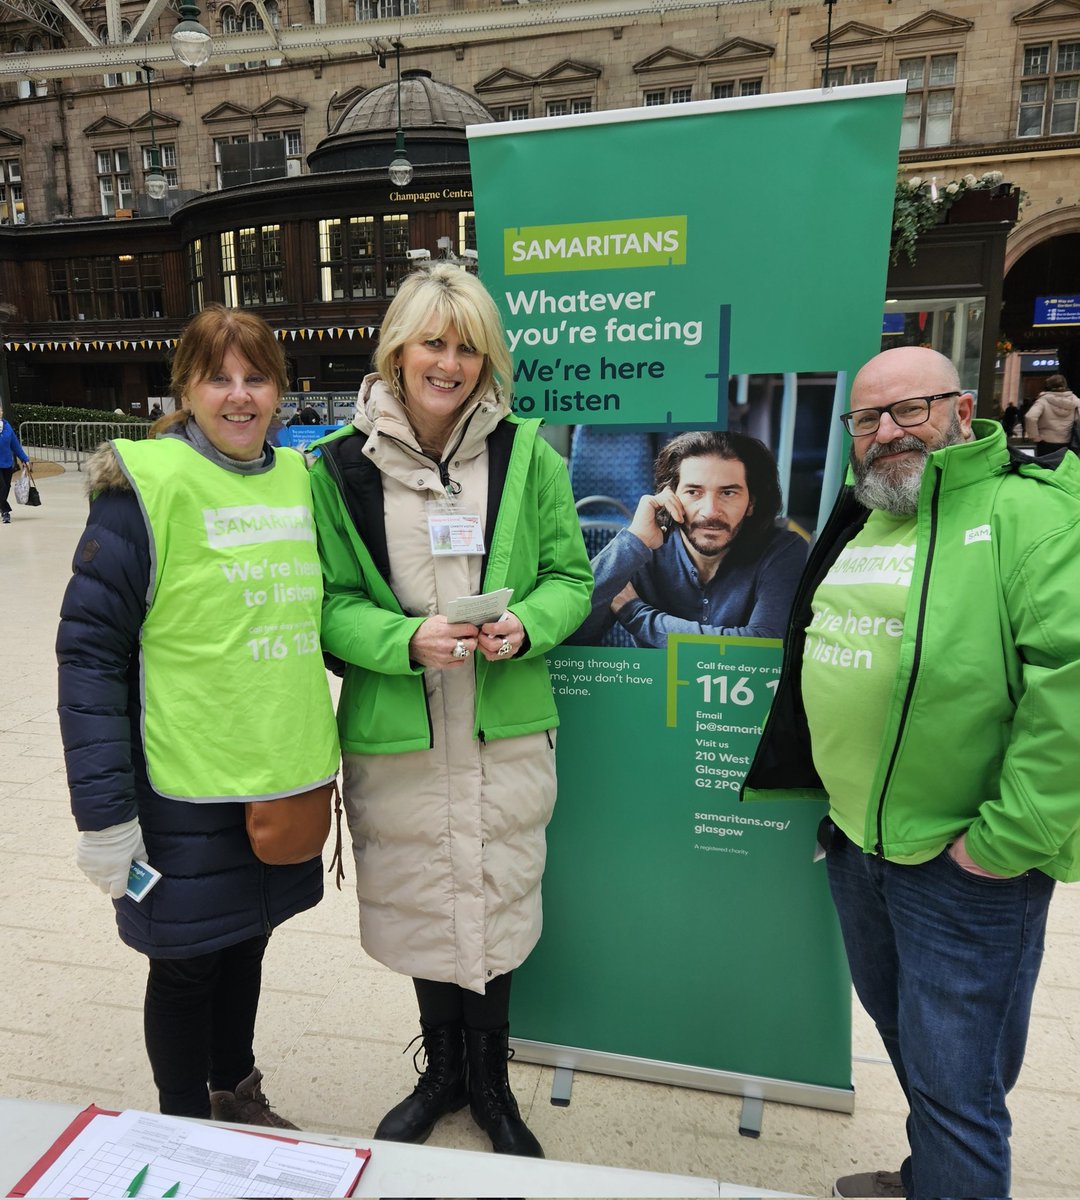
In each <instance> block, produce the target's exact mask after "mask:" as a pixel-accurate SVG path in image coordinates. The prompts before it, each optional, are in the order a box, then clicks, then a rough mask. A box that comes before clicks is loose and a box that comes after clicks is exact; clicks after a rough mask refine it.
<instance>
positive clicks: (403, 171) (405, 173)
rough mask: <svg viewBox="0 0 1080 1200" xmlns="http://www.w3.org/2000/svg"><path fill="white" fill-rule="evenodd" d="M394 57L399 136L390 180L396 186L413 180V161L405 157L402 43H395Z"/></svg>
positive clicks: (405, 185) (390, 170) (396, 141)
mask: <svg viewBox="0 0 1080 1200" xmlns="http://www.w3.org/2000/svg"><path fill="white" fill-rule="evenodd" d="M394 58H395V61H396V63H397V138H396V140H395V142H394V157H393V158H392V159H391V160H390V169H389V172H388V173H389V175H390V182H391V183H392V184H393V185H394V186H395V187H407V186H408V185H409V184H410V183H411V182H412V177H413V169H412V163H411V162H409V160H408V159H407V158H406V157H405V130H404V128H403V127H402V124H401V43H400V42H395V43H394Z"/></svg>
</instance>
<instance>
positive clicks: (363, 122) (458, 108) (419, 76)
mask: <svg viewBox="0 0 1080 1200" xmlns="http://www.w3.org/2000/svg"><path fill="white" fill-rule="evenodd" d="M493 120H494V117H492V115H491V113H489V112H488V110H487V109H486V108H485V107H484V106H483V105H482V104H481V103H480V101H479V100H477V99H476V97H475V96H470V95H469V93H468V92H463V91H462V90H461V89H460V88H456V87H453V86H452V85H451V84H449V83H440V82H438V81H437V80H435V79H432V77H431V72H430V71H425V70H422V69H419V68H417V69H414V70H409V71H402V72H401V128H402V129H403V130H404V131H405V135H406V145H407V150H408V156H409V159H410V161H411V162H412V163H413V164H414V165H416V166H422V165H436V164H444V163H451V162H467V161H468V158H469V151H468V146H467V142H466V138H465V126H466V125H480V124H487V123H488V122H490V121H493ZM397 127H398V87H397V78H396V76H395V77H394V78H392V79H391V80H390V82H389V83H381V84H379V86H378V87H373V88H371V89H370V90H369V91H366V92H365V93H364V94H363V95H362V96H360V97H359V98H358V99H357V100H356V101H354V102H353V103H352V104H351V105H350V106H349V107H348V108H347V109H346V110H345V111H344V112H343V113H342V114H341V116H340V117H339V118H338V121H337V124H335V126H334V128H333V129H332V130H331V131H330V132H329V133H328V134H327V135H326V137H324V138H323V139H322V141H321V142H319V144H318V145H317V146H316V147H315V149H314V150H313V151H312V152H311V153H310V154H309V155H308V165H309V166H310V168H311V170H312V171H342V170H353V169H356V168H374V167H385V165H386V164H387V163H388V162H389V161H390V157H391V155H392V147H393V145H394V140H395V133H396V131H397ZM387 146H389V147H391V150H390V151H389V152H388V151H387Z"/></svg>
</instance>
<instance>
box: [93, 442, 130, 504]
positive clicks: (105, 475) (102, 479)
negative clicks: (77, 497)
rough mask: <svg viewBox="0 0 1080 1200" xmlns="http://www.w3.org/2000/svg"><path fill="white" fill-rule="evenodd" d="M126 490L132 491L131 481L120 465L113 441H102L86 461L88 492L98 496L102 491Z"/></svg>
mask: <svg viewBox="0 0 1080 1200" xmlns="http://www.w3.org/2000/svg"><path fill="white" fill-rule="evenodd" d="M125 491H126V492H130V491H131V481H130V480H129V479H128V477H127V476H126V475H125V474H124V471H123V468H122V467H121V466H120V459H119V458H118V457H117V454H116V451H115V450H114V449H113V445H112V442H102V443H101V445H100V446H98V448H97V449H96V450H95V451H94V452H93V454H91V455H90V457H89V459H88V460H87V463H86V494H87V495H88V496H97V495H100V494H101V493H102V492H125Z"/></svg>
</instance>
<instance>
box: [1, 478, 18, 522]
mask: <svg viewBox="0 0 1080 1200" xmlns="http://www.w3.org/2000/svg"><path fill="white" fill-rule="evenodd" d="M14 471H15V468H14V467H0V513H9V512H11V505H10V504H8V492H10V491H11V476H12V474H13V473H14Z"/></svg>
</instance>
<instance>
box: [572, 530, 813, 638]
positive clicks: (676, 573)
mask: <svg viewBox="0 0 1080 1200" xmlns="http://www.w3.org/2000/svg"><path fill="white" fill-rule="evenodd" d="M805 560H806V542H805V541H803V539H802V538H801V537H799V535H798V534H796V533H791V532H790V531H789V530H786V529H771V530H769V531H767V532H766V534H765V536H764V537H763V538H762V540H761V541H760V542H758V544H757V545H756V547H755V548H754V549H753V550H752V551H748V548H747V547H745V546H740V545H738V544H736V545H735V546H733V547H732V548H731V550H730V551H729V552H728V553H727V554H726V555H725V556H724V558H723V559H722V560H721V562H720V565H719V566H718V567H717V570H716V574H715V575H714V576H713V577H712V579H710V580H709V581H708V582H707V583H705V584H704V585H703V584H702V583H701V581H700V578H699V576H698V571H697V567H696V566H695V565H694V563H693V560H692V559H691V558H690V555H689V553H688V551H687V549H686V543H685V542H684V541H683V538H682V535H681V534H679V533H678V532H676V533H672V534H671V536H670V537H668V539H667V540H666V541H665V542H664V544H663V545H662V546H661V547H660V548H659V549H658V550H655V551H654V550H650V549H649V548H648V546H646V545H645V543H644V542H643V541H642V540H641V539H640V538H639V537H637V536H636V535H635V534H632V533H631V532H630V531H629V530H628V529H623V530H620V532H619V533H618V534H616V536H615V537H614V538H613V539H612V540H611V541H610V542H608V544H607V545H606V546H605V547H604V548H603V550H601V551H600V553H599V554H598V555H597V556H596V557H595V558H594V559H593V563H592V567H593V574H594V575H595V578H596V583H595V586H594V588H593V601H592V604H593V607H592V612H591V613H590V614H589V617H588V619H587V620H586V622H585V624H584V625H582V626H581V628H580V629H579V630H578V631H577V633H576V634H575V635H574V636H573V638H571V639H570V640H571V641H572V642H575V643H578V644H580V645H587V646H588V645H598V644H599V643H600V642H601V641H602V639H603V637H604V634H605V633H606V632H607V631H608V630H609V629H610V628H611V626H612V625H613V624H614V622H615V621H616V620H618V621H619V622H620V624H622V625H623V626H624V627H625V628H626V630H627V632H628V633H629V634H630V636H631V637H632V638H633V640H634V642H635V644H636V645H638V646H651V647H656V648H663V647H665V646H666V645H667V639H668V637H669V635H670V634H673V633H707V634H721V635H724V636H726V637H766V638H782V637H783V636H784V634H785V632H786V631H787V622H788V616H789V614H790V612H791V604H792V601H793V599H794V597H795V588H796V585H797V584H798V582H799V576H800V574H801V573H802V568H803V563H804V562H805ZM627 583H632V584H633V586H634V591H636V592H637V599H635V600H630V601H629V602H627V603H626V604H624V605H623V606H622V608H621V609H620V610H619V613H618V616H616V615H615V614H614V613H613V612H612V611H611V601H612V600H613V599H614V598H615V597H616V596H617V595H618V594H619V592H621V591H622V589H623V588H624V587H625V586H626V584H627Z"/></svg>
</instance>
